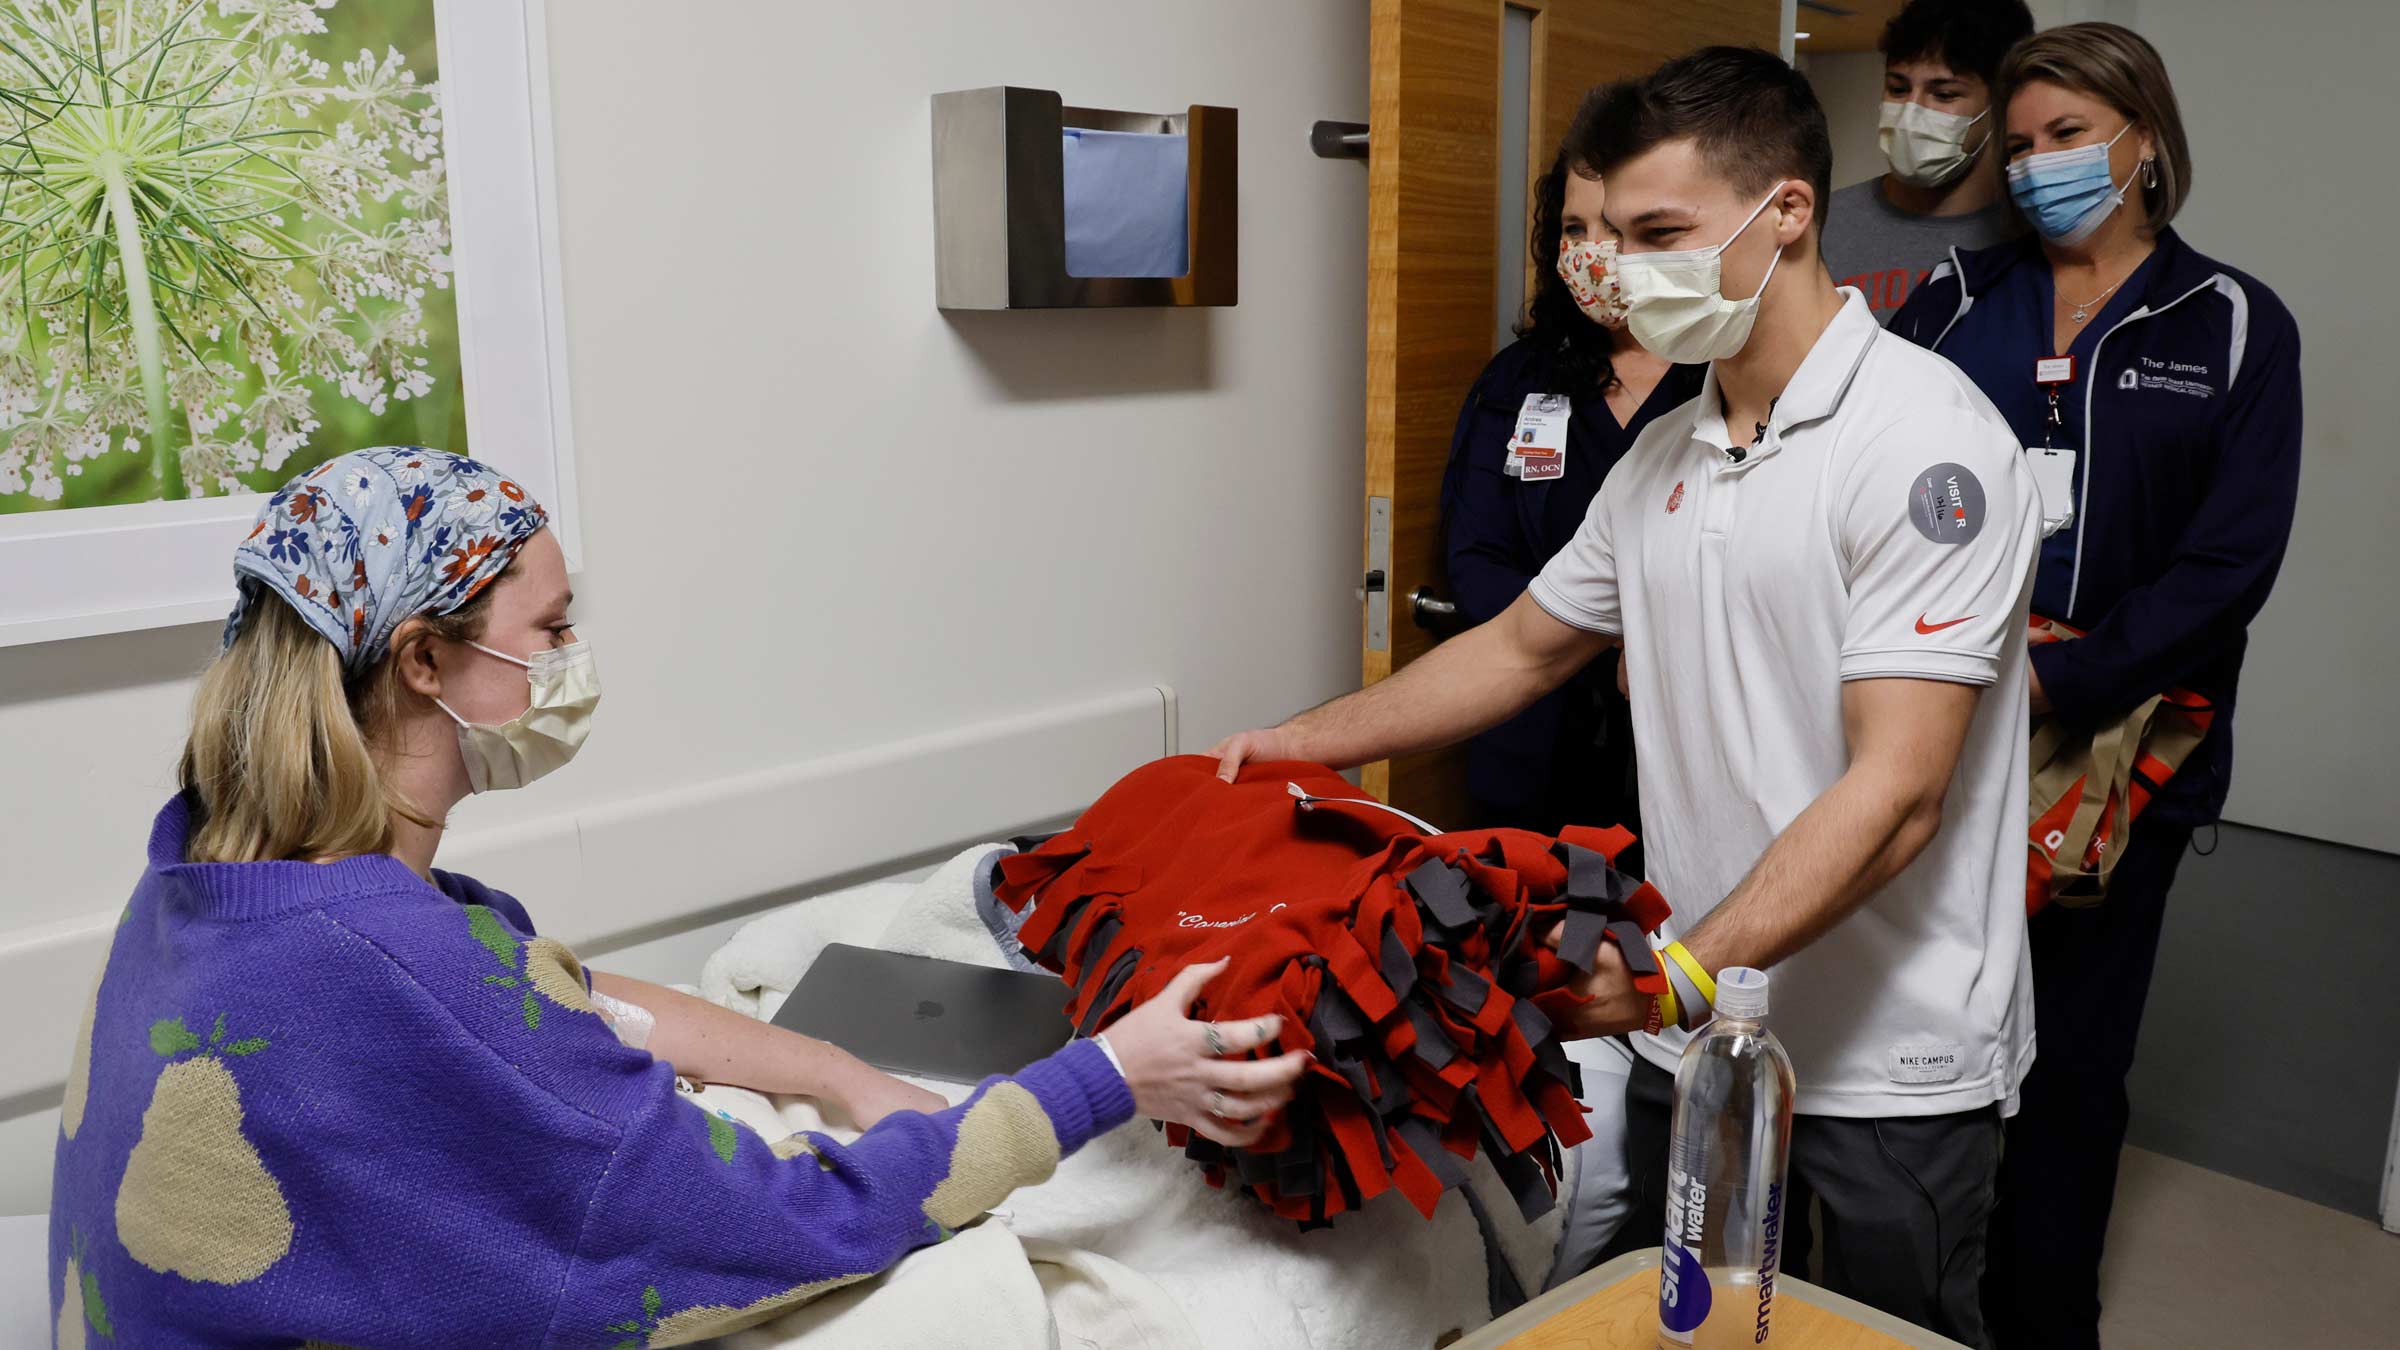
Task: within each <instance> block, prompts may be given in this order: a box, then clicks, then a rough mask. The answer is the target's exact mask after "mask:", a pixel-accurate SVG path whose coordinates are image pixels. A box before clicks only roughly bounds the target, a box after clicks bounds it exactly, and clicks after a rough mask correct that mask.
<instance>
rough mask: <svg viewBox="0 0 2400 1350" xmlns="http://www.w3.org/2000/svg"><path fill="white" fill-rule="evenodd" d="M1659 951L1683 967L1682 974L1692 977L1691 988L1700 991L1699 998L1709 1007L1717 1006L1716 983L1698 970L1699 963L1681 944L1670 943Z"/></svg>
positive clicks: (1704, 972) (1705, 972)
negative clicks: (1706, 1002)
mask: <svg viewBox="0 0 2400 1350" xmlns="http://www.w3.org/2000/svg"><path fill="white" fill-rule="evenodd" d="M1659 950H1661V951H1664V952H1665V953H1666V954H1667V955H1668V956H1670V957H1673V958H1674V960H1675V964H1676V965H1679V966H1681V967H1683V973H1684V974H1686V975H1689V976H1691V977H1692V985H1693V987H1694V988H1697V989H1698V990H1699V991H1700V997H1702V998H1704V999H1707V1000H1708V1006H1709V1007H1711V1008H1714V1007H1716V1006H1717V982H1716V981H1715V980H1712V979H1710V978H1709V977H1708V972H1707V971H1705V970H1702V969H1701V968H1700V963H1699V962H1698V961H1695V960H1693V959H1692V954H1691V953H1690V952H1687V951H1685V950H1684V949H1683V944H1682V943H1680V942H1670V943H1668V944H1667V945H1666V946H1664V947H1662V948H1660V949H1659Z"/></svg>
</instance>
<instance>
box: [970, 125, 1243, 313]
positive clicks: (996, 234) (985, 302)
mask: <svg viewBox="0 0 2400 1350" xmlns="http://www.w3.org/2000/svg"><path fill="white" fill-rule="evenodd" d="M1238 117H1239V115H1238V114H1237V113H1236V112H1235V110H1234V109H1232V108H1212V107H1205V106H1202V105H1199V104H1194V105H1193V106H1192V107H1191V108H1190V109H1188V110H1187V111H1185V112H1182V113H1176V114H1163V113H1136V112H1117V111H1113V110H1110V109H1106V108H1069V107H1066V106H1064V105H1062V104H1061V103H1060V101H1059V97H1058V95H1057V94H1056V93H1054V92H1052V91H1050V90H1047V89H1018V88H1014V87H1010V86H1005V85H1003V86H995V87H993V88H989V89H964V90H959V91H957V92H955V93H948V94H936V95H934V96H933V232H934V303H935V304H936V305H938V306H940V307H941V308H943V309H1061V308H1099V307H1108V306H1126V305H1231V304H1233V303H1235V300H1236V297H1237V294H1238V288H1237V281H1238V278H1239V274H1240V252H1239V228H1240V217H1239V214H1238V211H1237V206H1238V202H1239V197H1238V187H1239V181H1240V161H1239V157H1238V154H1237V138H1238V135H1239V130H1240V124H1239V120H1238ZM1070 129H1082V130H1089V131H1099V132H1119V133H1134V134H1153V135H1166V136H1181V137H1183V138H1184V143H1185V147H1186V151H1187V161H1186V168H1185V180H1184V198H1185V212H1186V214H1185V240H1186V254H1185V256H1186V258H1187V259H1188V266H1189V270H1188V271H1186V272H1185V273H1184V274H1183V275H1181V276H1173V277H1167V276H1144V277H1079V276H1071V275H1069V274H1068V272H1067V206H1066V174H1065V168H1064V163H1063V154H1062V145H1063V137H1064V135H1065V134H1066V133H1067V132H1068V131H1069V130H1070Z"/></svg>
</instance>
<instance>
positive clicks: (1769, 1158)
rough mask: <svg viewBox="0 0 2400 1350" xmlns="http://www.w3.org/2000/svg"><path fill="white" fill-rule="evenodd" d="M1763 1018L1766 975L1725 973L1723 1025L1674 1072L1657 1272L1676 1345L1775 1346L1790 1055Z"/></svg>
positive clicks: (1661, 1311)
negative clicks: (1664, 1224) (1772, 1328)
mask: <svg viewBox="0 0 2400 1350" xmlns="http://www.w3.org/2000/svg"><path fill="white" fill-rule="evenodd" d="M1766 1015H1767V976H1766V972H1765V971H1760V970H1752V969H1750V968H1748V967H1747V966H1730V967H1728V968H1726V970H1725V971H1724V972H1723V973H1722V974H1720V975H1718V976H1717V1015H1716V1020H1715V1021H1712V1022H1710V1023H1709V1024H1708V1025H1707V1026H1705V1027H1703V1028H1701V1029H1700V1030H1699V1031H1698V1032H1697V1033H1695V1034H1694V1035H1693V1037H1692V1039H1691V1043H1690V1044H1688V1045H1686V1046H1685V1047H1684V1049H1683V1062H1682V1063H1680V1064H1678V1065H1676V1066H1675V1123H1674V1130H1673V1134H1672V1137H1671V1139H1670V1142H1669V1143H1668V1146H1667V1229H1666V1245H1665V1251H1664V1253H1663V1255H1662V1260H1661V1263H1660V1267H1659V1272H1658V1343H1659V1345H1660V1346H1662V1347H1667V1348H1669V1350H1684V1347H1687V1346H1688V1347H1696V1348H1697V1350H1718V1347H1725V1346H1735V1345H1744V1346H1747V1345H1765V1344H1768V1343H1770V1342H1769V1334H1768V1333H1769V1329H1770V1317H1771V1315H1772V1314H1773V1312H1774V1308H1775V1270H1776V1262H1777V1259H1778V1257H1779V1256H1780V1255H1781V1249H1782V1246H1783V1243H1782V1237H1783V1165H1784V1159H1785V1158H1786V1156H1787V1155H1788V1154H1789V1153H1790V1150H1791V1143H1792V1060H1791V1056H1789V1055H1787V1054H1785V1053H1784V1052H1783V1045H1782V1043H1780V1042H1778V1041H1777V1040H1776V1039H1775V1033H1774V1032H1771V1031H1769V1030H1767V1028H1766V1026H1765V1019H1766Z"/></svg>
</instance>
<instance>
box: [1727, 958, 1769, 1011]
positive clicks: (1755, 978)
mask: <svg viewBox="0 0 2400 1350" xmlns="http://www.w3.org/2000/svg"><path fill="white" fill-rule="evenodd" d="M1717 1015H1718V1016H1720V1017H1739V1018H1741V1019H1742V1020H1744V1021H1747V1022H1755V1021H1757V1020H1758V1019H1760V1018H1762V1017H1765V1016H1766V1015H1767V972H1765V971H1763V970H1752V969H1751V968H1750V967H1748V966H1727V967H1725V968H1724V969H1723V970H1720V971H1718V972H1717Z"/></svg>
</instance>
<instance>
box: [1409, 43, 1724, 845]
mask: <svg viewBox="0 0 2400 1350" xmlns="http://www.w3.org/2000/svg"><path fill="white" fill-rule="evenodd" d="M1599 92H1600V91H1598V90H1595V91H1593V94H1592V95H1589V96H1586V98H1585V100H1584V103H1583V107H1582V109H1580V110H1578V112H1577V114H1576V120H1577V122H1578V123H1580V122H1581V121H1582V119H1583V118H1584V117H1585V116H1587V115H1588V114H1589V112H1590V110H1591V109H1592V108H1593V107H1594V106H1595V102H1594V100H1595V99H1596V97H1597V95H1598V94H1599ZM1565 143H1566V144H1570V145H1571V144H1574V143H1575V134H1574V132H1572V131H1570V132H1569V133H1568V135H1567V138H1566V142H1565ZM1605 201H1606V195H1605V193H1604V191H1603V189H1602V187H1601V183H1600V180H1599V178H1598V177H1597V176H1596V175H1594V174H1593V173H1592V172H1591V171H1590V170H1589V169H1587V168H1585V167H1583V166H1581V165H1577V164H1570V163H1569V162H1568V160H1567V157H1566V154H1565V152H1564V151H1563V150H1562V151H1561V152H1560V154H1559V157H1558V159H1557V161H1556V162H1555V163H1553V164H1552V165H1551V167H1550V171H1549V172H1548V173H1546V174H1544V175H1542V177H1541V179H1540V181H1539V182H1538V183H1537V184H1536V185H1535V189H1534V227H1533V235H1532V249H1533V263H1534V272H1535V275H1536V276H1537V277H1538V278H1539V280H1538V281H1537V283H1536V286H1535V290H1534V298H1533V303H1532V304H1531V305H1530V306H1529V307H1528V310H1527V317H1526V321H1525V322H1524V324H1523V325H1521V326H1520V327H1519V328H1518V329H1517V340H1516V341H1515V342H1513V343H1510V344H1509V345H1508V347H1507V348H1506V349H1504V350H1502V351H1501V353H1500V354H1499V355H1498V356H1495V357H1493V358H1492V361H1491V364H1490V365H1488V366H1485V367H1484V370H1483V374H1482V376H1481V377H1480V378H1478V379H1477V380H1476V381H1475V386H1474V388H1473V389H1471V390H1470V391H1469V392H1468V394H1467V398H1466V403H1465V405H1464V406H1462V407H1461V408H1460V409H1459V413H1458V428H1457V430H1456V432H1454V433H1453V434H1452V436H1451V441H1450V462H1449V467H1448V468H1447V470H1445V472H1444V474H1443V477H1442V548H1443V554H1444V560H1445V562H1446V564H1447V566H1448V569H1449V578H1450V589H1451V594H1452V595H1453V596H1454V597H1455V599H1456V603H1457V605H1458V609H1459V615H1460V618H1461V619H1462V620H1463V621H1464V622H1465V623H1467V624H1479V623H1483V622H1485V621H1487V620H1489V619H1492V618H1494V617H1496V616H1497V615H1498V614H1499V613H1500V611H1501V610H1504V609H1506V608H1508V606H1509V604H1510V603H1511V602H1512V601H1514V600H1515V599H1516V598H1517V597H1518V596H1519V595H1520V594H1522V593H1523V592H1524V590H1525V586H1526V584H1527V583H1528V582H1530V581H1531V580H1532V579H1533V576H1534V574H1535V573H1537V572H1539V571H1540V570H1541V569H1542V564H1544V563H1546V562H1548V561H1549V560H1550V555H1551V554H1553V553H1556V552H1557V551H1558V550H1559V549H1561V548H1564V547H1565V546H1566V544H1567V541H1568V540H1570V539H1572V538H1573V537H1574V535H1575V530H1576V528H1577V527H1578V526H1580V525H1581V524H1583V518H1584V515H1585V514H1586V513H1587V512H1588V511H1589V510H1590V508H1591V504H1592V498H1593V496H1594V495H1596V494H1597V493H1598V492H1599V491H1600V482H1601V480H1602V479H1603V478H1606V477H1607V476H1608V471H1609V470H1610V469H1611V468H1612V467H1614V466H1615V464H1616V462H1617V461H1618V460H1619V459H1621V458H1623V457H1624V454H1625V452H1626V450H1627V449H1628V448H1630V447H1631V446H1632V444H1633V441H1634V437H1635V436H1637V435H1639V434H1640V433H1641V430H1642V428H1644V427H1646V426H1648V425H1649V424H1650V422H1651V420H1652V419H1654V418H1656V417H1657V416H1658V415H1659V414H1660V413H1663V412H1666V411H1668V410H1669V409H1671V408H1674V407H1675V406H1676V405H1678V404H1680V403H1683V402H1685V401H1686V400H1688V399H1691V398H1693V397H1695V396H1696V395H1698V394H1699V392H1700V378H1701V375H1702V374H1703V372H1704V369H1705V368H1704V367H1701V366H1670V365H1668V364H1667V363H1666V362H1664V361H1661V360H1659V359H1658V358H1657V357H1655V356H1652V355H1651V354H1650V353H1648V352H1646V351H1643V350H1642V349H1641V348H1640V347H1639V346H1637V345H1636V344H1635V343H1634V341H1633V339H1632V337H1631V336H1630V335H1629V334H1627V333H1626V331H1625V319H1624V312H1625V311H1624V306H1623V301H1622V299H1621V297H1620V296H1619V294H1618V292H1617V288H1616V257H1615V254H1616V241H1615V240H1614V239H1613V238H1611V237H1610V236H1609V234H1608V227H1607V226H1606V225H1605V224H1604V223H1603V222H1602V220H1601V217H1600V211H1601V207H1602V204H1603V203H1604V202H1605ZM1550 395H1555V396H1559V397H1561V398H1563V400H1564V402H1565V405H1566V415H1565V446H1564V448H1563V451H1562V452H1561V455H1560V457H1559V460H1560V462H1548V461H1527V463H1531V464H1532V465H1533V467H1532V468H1531V469H1530V471H1528V470H1526V469H1525V468H1524V467H1523V466H1522V465H1520V464H1516V463H1512V459H1513V458H1514V457H1512V455H1511V453H1510V451H1511V449H1512V444H1513V443H1514V442H1516V440H1517V439H1518V435H1519V431H1520V429H1521V428H1522V427H1523V426H1524V425H1525V423H1524V416H1523V415H1524V414H1525V413H1526V412H1527V411H1528V400H1530V399H1537V398H1541V397H1543V396H1550ZM1544 439H1545V440H1548V439H1550V438H1549V437H1544ZM1553 474H1554V475H1555V476H1548V475H1553ZM1467 791H1468V794H1469V795H1470V796H1471V797H1472V798H1473V799H1474V804H1475V810H1476V820H1475V823H1476V824H1478V825H1516V826H1521V827H1523V828H1527V829H1534V830H1541V831H1545V832H1549V833H1556V832H1557V830H1558V829H1559V827H1560V826H1561V825H1565V824H1570V823H1572V824H1586V825H1612V824H1619V823H1622V824H1623V825H1625V826H1626V827H1627V828H1629V829H1633V830H1635V831H1636V832H1637V833H1638V832H1639V829H1640V823H1639V821H1638V819H1637V812H1636V803H1635V797H1634V788H1633V727H1632V723H1631V721H1630V719H1629V718H1628V716H1627V714H1626V708H1625V701H1624V698H1623V696H1622V695H1621V694H1619V693H1618V692H1617V688H1616V654H1615V653H1613V652H1612V653H1610V654H1608V655H1606V656H1603V657H1601V658H1600V659H1599V660H1597V661H1594V662H1593V663H1592V664H1591V666H1590V667H1589V668H1587V669H1586V670H1585V671H1584V672H1583V673H1582V674H1581V675H1579V676H1577V677H1576V678H1575V679H1574V680H1572V681H1570V682H1568V684H1567V685H1566V686H1565V687H1563V688H1561V689H1559V690H1558V691H1556V692H1554V693H1552V694H1549V695H1547V696H1546V697H1544V698H1543V699H1542V700H1541V701H1540V702H1538V703H1535V704H1534V705H1533V706H1532V707H1530V708H1527V709H1526V710H1525V711H1524V712H1522V713H1520V714H1518V715H1517V716H1516V717H1515V718H1513V719H1511V720H1509V721H1507V722H1504V723H1502V724H1501V725H1499V726H1496V727H1494V728H1492V729H1491V730H1489V731H1487V732H1485V733H1483V734H1482V735H1480V736H1477V737H1476V738H1475V739H1474V740H1473V741H1471V742H1469V743H1468V746H1467Z"/></svg>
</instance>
